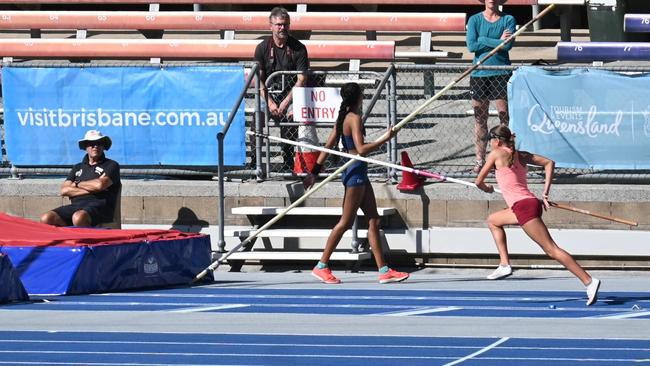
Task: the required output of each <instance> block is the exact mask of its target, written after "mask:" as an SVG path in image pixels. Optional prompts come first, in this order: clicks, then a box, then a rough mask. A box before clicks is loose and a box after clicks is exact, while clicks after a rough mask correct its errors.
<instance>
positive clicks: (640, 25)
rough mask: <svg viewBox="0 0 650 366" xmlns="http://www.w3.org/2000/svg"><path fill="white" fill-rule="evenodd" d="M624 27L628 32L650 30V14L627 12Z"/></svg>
mask: <svg viewBox="0 0 650 366" xmlns="http://www.w3.org/2000/svg"><path fill="white" fill-rule="evenodd" d="M623 29H624V30H625V31H626V32H628V33H647V32H650V14H625V18H624V22H623Z"/></svg>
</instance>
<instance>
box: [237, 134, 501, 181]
mask: <svg viewBox="0 0 650 366" xmlns="http://www.w3.org/2000/svg"><path fill="white" fill-rule="evenodd" d="M246 134H248V135H252V136H257V137H262V138H265V139H269V140H273V141H277V142H281V143H285V144H290V145H294V146H299V147H304V148H306V149H310V150H317V151H322V152H326V153H328V154H332V155H338V156H342V157H344V158H348V159H354V160H359V161H363V162H366V163H370V164H377V165H381V166H385V167H387V168H393V169H397V170H403V171H405V172H409V173H413V174H415V175H419V176H421V177H427V178H433V179H437V180H440V181H447V182H452V183H459V184H464V185H466V186H470V187H474V188H477V187H476V184H474V183H471V182H468V181H466V180H462V179H455V178H450V177H445V176H444V175H442V174H439V173H434V172H429V171H426V170H419V169H415V168H411V167H408V166H403V165H399V164H393V163H389V162H387V161H382V160H377V159H372V158H367V157H365V156H361V155H353V154H349V153H346V152H343V151H338V150H333V149H328V148H326V147H321V146H316V145H311V144H308V143H305V142H299V141H293V140H288V139H285V138H281V137H276V136H270V135H264V134H261V133H256V132H253V131H246ZM495 192H497V193H500V192H499V191H498V190H495Z"/></svg>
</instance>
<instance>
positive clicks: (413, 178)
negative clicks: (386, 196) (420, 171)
mask: <svg viewBox="0 0 650 366" xmlns="http://www.w3.org/2000/svg"><path fill="white" fill-rule="evenodd" d="M402 166H405V167H408V168H413V163H411V159H410V158H409V155H408V153H407V152H406V151H402ZM425 180H426V178H424V177H420V176H418V175H417V174H415V173H411V172H407V171H406V170H402V181H401V182H400V183H399V184H398V185H397V189H399V190H400V191H414V190H416V189H418V188H420V187H422V185H423V184H424V181H425Z"/></svg>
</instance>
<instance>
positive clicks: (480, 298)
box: [90, 292, 582, 302]
mask: <svg viewBox="0 0 650 366" xmlns="http://www.w3.org/2000/svg"><path fill="white" fill-rule="evenodd" d="M90 296H93V297H142V298H147V297H158V298H166V297H171V298H202V299H204V298H250V299H327V300H418V301H425V300H445V301H449V300H460V301H495V302H497V301H566V300H582V298H575V297H571V296H559V295H558V296H551V295H539V296H535V297H531V296H527V297H524V298H522V297H518V296H463V295H459V296H388V295H380V296H369V295H330V294H324V295H300V294H237V293H235V294H224V293H220V294H204V293H197V294H183V293H169V294H163V293H155V294H139V293H119V292H115V293H103V294H90Z"/></svg>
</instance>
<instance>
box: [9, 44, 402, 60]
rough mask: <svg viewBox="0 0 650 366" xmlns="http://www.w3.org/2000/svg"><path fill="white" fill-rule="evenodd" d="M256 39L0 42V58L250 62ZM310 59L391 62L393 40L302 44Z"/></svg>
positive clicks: (393, 49) (393, 50)
mask: <svg viewBox="0 0 650 366" xmlns="http://www.w3.org/2000/svg"><path fill="white" fill-rule="evenodd" d="M259 42H260V40H190V39H174V40H170V39H149V40H144V39H120V40H117V39H80V40H77V39H0V57H17V58H30V59H33V58H36V59H44V58H71V57H82V58H108V59H146V58H150V57H160V58H163V59H236V60H247V59H252V58H253V54H254V50H255V47H256V46H257V44H258V43H259ZM304 43H305V46H306V47H307V51H308V53H309V57H310V59H315V60H331V59H334V60H344V59H350V58H353V59H362V60H393V59H394V57H395V42H393V41H305V42H304Z"/></svg>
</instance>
